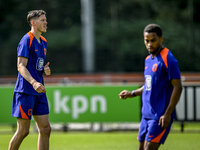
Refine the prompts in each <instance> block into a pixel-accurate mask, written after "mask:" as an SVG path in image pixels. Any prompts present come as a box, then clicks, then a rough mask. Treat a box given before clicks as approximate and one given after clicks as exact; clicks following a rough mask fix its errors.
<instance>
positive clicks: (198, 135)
mask: <svg viewBox="0 0 200 150" xmlns="http://www.w3.org/2000/svg"><path fill="white" fill-rule="evenodd" d="M11 129H12V128H11V127H10V126H3V125H1V126H0V150H7V149H8V144H9V141H10V139H11V137H12V136H13V134H14V132H12V130H11ZM37 136H38V134H37V133H35V132H34V131H33V129H31V131H30V134H29V136H28V137H27V138H26V139H25V140H24V141H23V143H22V145H21V147H20V150H36V149H37ZM199 141H200V124H199V123H189V124H186V126H185V131H184V132H180V126H179V124H178V123H174V125H173V126H172V131H171V132H170V134H169V136H168V138H167V141H166V142H165V144H164V146H163V145H161V147H160V150H199V149H200V142H199ZM137 148H138V141H137V131H124V132H122V131H115V132H61V131H59V132H58V131H52V134H51V138H50V150H137Z"/></svg>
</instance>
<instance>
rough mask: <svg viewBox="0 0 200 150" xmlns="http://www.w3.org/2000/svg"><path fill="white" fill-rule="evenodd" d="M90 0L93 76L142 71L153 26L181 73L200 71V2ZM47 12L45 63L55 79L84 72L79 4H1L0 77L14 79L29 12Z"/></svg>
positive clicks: (61, 0)
mask: <svg viewBox="0 0 200 150" xmlns="http://www.w3.org/2000/svg"><path fill="white" fill-rule="evenodd" d="M190 2H191V1H190V0H176V1H174V0H159V1H157V0H94V11H95V71H94V73H108V72H110V73H117V72H118V73H119V72H123V73H126V72H142V71H143V68H144V59H145V57H146V56H147V55H148V52H147V50H146V48H145V46H144V42H143V29H144V27H145V26H146V25H147V24H149V23H157V24H159V25H160V26H161V28H162V29H163V36H164V41H163V45H164V46H166V47H168V48H169V49H170V50H171V51H172V53H173V54H174V56H175V57H176V58H177V59H178V61H179V66H180V70H181V71H182V72H197V71H200V65H199V64H200V59H199V53H200V52H199V51H198V50H199V49H200V43H199V42H198V41H200V19H199V17H200V10H199V7H200V1H199V0H193V1H192V2H193V6H192V5H191V4H190ZM33 9H43V10H45V11H46V12H47V21H48V32H47V33H45V34H43V36H44V37H45V38H46V39H47V41H48V49H47V58H46V61H49V62H50V63H51V64H50V67H51V70H52V73H53V74H66V73H84V71H83V64H82V63H83V61H82V56H83V53H82V46H81V1H80V0H75V1H74V0H67V1H66V0H34V1H30V0H27V1H24V0H0V33H1V34H0V62H1V63H0V75H2V76H5V75H16V74H17V68H16V62H17V45H18V43H19V41H20V39H21V38H22V36H23V35H24V34H26V33H27V32H28V31H29V30H30V26H29V25H28V23H27V22H26V16H27V12H28V11H30V10H33Z"/></svg>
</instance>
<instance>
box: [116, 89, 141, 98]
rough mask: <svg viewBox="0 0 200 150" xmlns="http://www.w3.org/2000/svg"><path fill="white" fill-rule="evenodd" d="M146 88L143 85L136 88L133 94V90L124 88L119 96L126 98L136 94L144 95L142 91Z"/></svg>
mask: <svg viewBox="0 0 200 150" xmlns="http://www.w3.org/2000/svg"><path fill="white" fill-rule="evenodd" d="M143 89H144V86H142V87H141V88H139V89H137V90H134V95H133V91H132V92H131V91H127V90H123V91H122V92H121V93H119V97H120V99H126V98H132V97H135V96H139V95H142V91H143Z"/></svg>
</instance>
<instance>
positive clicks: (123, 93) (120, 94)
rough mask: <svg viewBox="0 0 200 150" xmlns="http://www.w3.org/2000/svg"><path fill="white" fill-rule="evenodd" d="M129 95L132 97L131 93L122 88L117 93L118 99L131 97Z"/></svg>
mask: <svg viewBox="0 0 200 150" xmlns="http://www.w3.org/2000/svg"><path fill="white" fill-rule="evenodd" d="M131 97H133V95H132V93H131V92H130V91H127V90H123V91H122V92H121V93H119V98H120V99H126V98H131Z"/></svg>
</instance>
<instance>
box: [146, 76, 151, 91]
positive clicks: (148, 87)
mask: <svg viewBox="0 0 200 150" xmlns="http://www.w3.org/2000/svg"><path fill="white" fill-rule="evenodd" d="M151 79H152V78H151V76H150V75H146V76H145V80H146V81H145V82H146V91H150V90H151Z"/></svg>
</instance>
